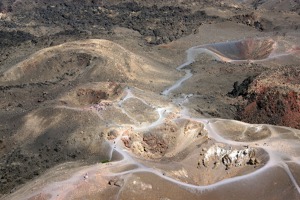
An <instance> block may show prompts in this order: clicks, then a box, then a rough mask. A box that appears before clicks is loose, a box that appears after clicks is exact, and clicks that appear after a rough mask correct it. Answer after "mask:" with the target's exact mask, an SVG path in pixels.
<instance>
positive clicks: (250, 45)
mask: <svg viewBox="0 0 300 200" xmlns="http://www.w3.org/2000/svg"><path fill="white" fill-rule="evenodd" d="M204 47H205V48H206V49H208V50H209V51H211V52H213V53H215V54H217V56H219V57H221V59H222V58H223V59H225V60H228V59H229V60H263V59H266V58H268V57H269V56H270V54H271V53H272V51H273V50H274V48H275V41H274V40H272V39H245V40H239V41H231V42H223V43H216V44H209V45H205V46H204Z"/></svg>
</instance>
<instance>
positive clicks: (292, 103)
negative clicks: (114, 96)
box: [239, 67, 300, 129]
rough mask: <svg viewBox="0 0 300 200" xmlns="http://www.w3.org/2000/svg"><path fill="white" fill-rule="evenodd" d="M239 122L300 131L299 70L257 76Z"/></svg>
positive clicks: (240, 114)
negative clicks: (279, 126)
mask: <svg viewBox="0 0 300 200" xmlns="http://www.w3.org/2000/svg"><path fill="white" fill-rule="evenodd" d="M246 99H247V103H246V105H244V106H242V108H241V109H240V111H239V117H240V120H242V121H246V122H250V123H267V124H275V125H281V126H289V127H293V128H297V129H300V69H299V68H298V69H297V68H291V67H285V68H282V69H279V70H276V71H275V72H272V73H270V72H265V73H263V74H262V75H260V76H258V77H257V78H256V79H255V80H254V81H253V83H252V84H251V85H250V87H249V89H248V95H247V97H246Z"/></svg>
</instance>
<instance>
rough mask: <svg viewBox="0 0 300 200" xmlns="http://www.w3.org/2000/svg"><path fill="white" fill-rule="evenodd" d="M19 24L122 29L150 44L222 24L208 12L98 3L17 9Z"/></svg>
mask: <svg viewBox="0 0 300 200" xmlns="http://www.w3.org/2000/svg"><path fill="white" fill-rule="evenodd" d="M13 13H14V16H15V17H16V18H17V21H18V22H19V23H29V22H31V21H34V22H35V23H37V24H39V25H43V26H53V25H55V26H57V27H62V28H64V29H65V30H68V29H72V30H79V31H83V32H86V31H90V32H92V33H99V31H100V32H103V31H110V30H111V29H112V28H113V27H114V26H121V27H125V28H129V29H133V30H136V31H138V32H139V33H140V34H141V35H143V36H144V37H145V38H146V39H147V40H146V41H147V42H148V43H149V44H161V43H166V42H170V41H173V40H175V39H178V38H180V37H182V36H185V35H189V34H191V33H192V32H194V31H196V29H197V28H198V27H199V26H200V25H201V24H202V23H211V22H213V21H219V18H218V17H215V16H208V15H207V14H206V13H205V12H204V11H196V12H192V11H191V10H190V9H186V8H181V7H176V6H164V7H157V6H156V5H154V6H150V7H147V6H142V5H139V4H138V3H135V2H131V3H119V4H113V5H108V4H105V5H102V4H98V3H91V2H90V3H80V2H63V3H62V2H56V1H54V2H51V4H50V3H46V2H45V3H44V4H43V6H40V7H36V8H34V9H32V10H24V9H22V8H21V7H16V8H15V9H14V10H13Z"/></svg>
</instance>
